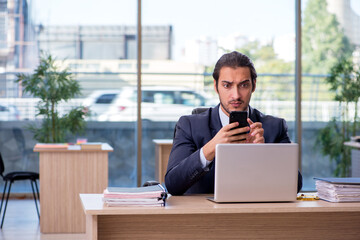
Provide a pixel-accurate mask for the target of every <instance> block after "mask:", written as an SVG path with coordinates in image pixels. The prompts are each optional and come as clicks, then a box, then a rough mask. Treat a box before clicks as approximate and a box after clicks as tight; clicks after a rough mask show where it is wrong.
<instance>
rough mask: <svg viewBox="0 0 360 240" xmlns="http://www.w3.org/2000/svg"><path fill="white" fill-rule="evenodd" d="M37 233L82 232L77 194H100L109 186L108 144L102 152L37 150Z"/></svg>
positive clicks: (82, 218) (83, 228) (110, 149)
mask: <svg viewBox="0 0 360 240" xmlns="http://www.w3.org/2000/svg"><path fill="white" fill-rule="evenodd" d="M34 151H35V152H39V155H40V156H39V157H40V162H39V164H40V166H39V168H40V213H41V215H40V231H41V232H42V233H84V232H85V230H86V229H85V223H86V219H85V214H84V212H83V209H82V205H81V202H80V200H79V194H80V193H99V194H100V193H102V192H103V191H104V189H105V188H106V187H107V186H108V152H110V151H113V149H112V147H111V146H110V145H108V144H102V149H101V150H67V149H39V148H36V146H35V148H34Z"/></svg>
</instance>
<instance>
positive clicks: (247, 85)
mask: <svg viewBox="0 0 360 240" xmlns="http://www.w3.org/2000/svg"><path fill="white" fill-rule="evenodd" d="M249 86H250V84H249V83H243V84H241V85H240V87H241V88H248V87H249Z"/></svg>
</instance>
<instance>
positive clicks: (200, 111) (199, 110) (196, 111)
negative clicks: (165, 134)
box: [173, 108, 209, 138]
mask: <svg viewBox="0 0 360 240" xmlns="http://www.w3.org/2000/svg"><path fill="white" fill-rule="evenodd" d="M208 109H209V108H194V109H193V110H192V111H191V114H192V115H194V114H200V113H202V112H205V111H206V110H208ZM175 133H176V125H175V128H174V136H173V138H175Z"/></svg>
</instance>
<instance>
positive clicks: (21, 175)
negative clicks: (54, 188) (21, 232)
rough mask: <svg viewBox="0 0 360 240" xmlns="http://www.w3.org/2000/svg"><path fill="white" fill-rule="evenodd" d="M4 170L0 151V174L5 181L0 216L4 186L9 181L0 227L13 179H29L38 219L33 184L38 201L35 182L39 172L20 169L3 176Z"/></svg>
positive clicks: (0, 207) (38, 196) (37, 189)
mask: <svg viewBox="0 0 360 240" xmlns="http://www.w3.org/2000/svg"><path fill="white" fill-rule="evenodd" d="M4 171H5V167H4V161H3V159H2V156H1V153H0V176H1V177H2V178H3V180H4V182H5V184H4V191H3V195H2V199H1V205H0V216H1V210H2V206H3V203H4V198H5V192H6V187H7V184H8V182H10V185H9V189H8V192H7V197H6V202H5V207H4V213H3V215H2V220H1V226H0V228H2V226H3V224H4V218H5V213H6V207H7V203H8V200H9V195H10V189H11V185H12V184H13V182H15V181H23V180H30V183H31V188H32V192H33V195H34V200H35V206H36V211H37V214H38V217H39V219H40V213H39V207H38V205H37V201H36V195H35V189H34V185H35V188H36V192H37V199H38V200H39V201H40V195H39V188H38V186H37V183H36V180H39V174H38V173H35V172H25V171H21V172H9V173H7V174H6V175H5V176H4V175H3V173H4Z"/></svg>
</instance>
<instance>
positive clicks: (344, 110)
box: [317, 59, 360, 177]
mask: <svg viewBox="0 0 360 240" xmlns="http://www.w3.org/2000/svg"><path fill="white" fill-rule="evenodd" d="M326 81H327V82H328V83H329V84H330V86H331V87H330V90H331V91H332V92H334V93H335V97H334V100H335V101H337V102H339V107H340V109H341V117H339V118H337V119H336V118H334V119H333V120H332V121H330V122H329V123H328V125H327V126H326V127H325V128H323V129H322V130H320V132H319V135H318V139H317V140H318V143H319V144H320V146H321V151H322V153H323V154H324V155H328V156H329V157H330V160H331V161H334V162H335V164H336V169H335V172H334V175H335V176H339V177H347V176H349V175H350V166H351V156H350V148H349V147H346V146H345V145H344V142H346V141H349V140H350V137H351V136H355V135H356V131H357V129H358V126H357V124H358V112H357V109H358V101H359V98H360V71H359V70H357V69H355V66H354V64H353V63H352V61H351V60H347V59H340V60H339V61H338V63H337V64H335V65H334V66H333V67H332V68H331V70H330V76H329V77H328V78H327V79H326ZM350 104H353V105H354V106H353V108H351V109H354V111H355V112H351V111H349V108H350V106H349V105H350Z"/></svg>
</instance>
